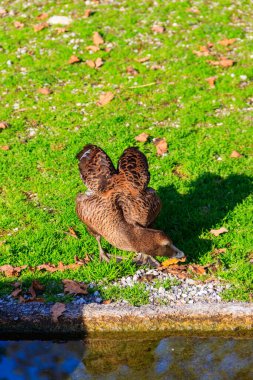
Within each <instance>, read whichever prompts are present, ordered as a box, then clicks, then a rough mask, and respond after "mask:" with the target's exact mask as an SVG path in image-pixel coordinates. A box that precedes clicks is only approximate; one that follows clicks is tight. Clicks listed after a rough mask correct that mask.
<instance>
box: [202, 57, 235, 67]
mask: <svg viewBox="0 0 253 380" xmlns="http://www.w3.org/2000/svg"><path fill="white" fill-rule="evenodd" d="M208 63H210V65H212V66H220V67H231V66H233V64H234V63H235V61H233V60H232V59H227V58H225V57H221V59H220V60H219V61H208Z"/></svg>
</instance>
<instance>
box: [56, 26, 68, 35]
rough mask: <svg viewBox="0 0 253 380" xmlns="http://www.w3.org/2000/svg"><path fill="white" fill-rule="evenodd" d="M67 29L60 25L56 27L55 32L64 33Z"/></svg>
mask: <svg viewBox="0 0 253 380" xmlns="http://www.w3.org/2000/svg"><path fill="white" fill-rule="evenodd" d="M67 31H68V28H64V27H62V28H56V32H57V34H62V33H65V32H67Z"/></svg>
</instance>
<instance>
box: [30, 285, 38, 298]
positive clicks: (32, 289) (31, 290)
mask: <svg viewBox="0 0 253 380" xmlns="http://www.w3.org/2000/svg"><path fill="white" fill-rule="evenodd" d="M28 292H29V293H30V294H31V296H32V299H34V298H36V291H35V289H34V287H33V284H32V285H31V286H30V287H29V289H28Z"/></svg>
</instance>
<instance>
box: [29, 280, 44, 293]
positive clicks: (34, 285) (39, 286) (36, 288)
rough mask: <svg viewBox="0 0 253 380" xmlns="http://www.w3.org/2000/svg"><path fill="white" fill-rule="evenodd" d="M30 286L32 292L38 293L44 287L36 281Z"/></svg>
mask: <svg viewBox="0 0 253 380" xmlns="http://www.w3.org/2000/svg"><path fill="white" fill-rule="evenodd" d="M32 286H33V288H34V290H39V291H43V290H45V285H42V284H41V283H40V282H39V281H38V280H33V282H32Z"/></svg>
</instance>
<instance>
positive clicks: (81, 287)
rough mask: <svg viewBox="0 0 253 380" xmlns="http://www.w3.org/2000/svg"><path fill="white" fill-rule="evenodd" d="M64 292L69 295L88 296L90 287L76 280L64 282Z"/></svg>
mask: <svg viewBox="0 0 253 380" xmlns="http://www.w3.org/2000/svg"><path fill="white" fill-rule="evenodd" d="M62 282H63V284H64V292H65V293H69V294H88V290H87V288H88V285H87V284H84V283H81V282H77V281H74V280H67V279H65V280H62Z"/></svg>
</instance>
